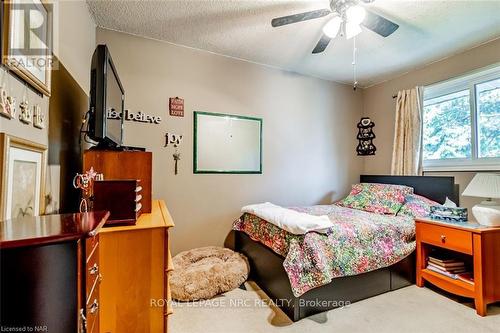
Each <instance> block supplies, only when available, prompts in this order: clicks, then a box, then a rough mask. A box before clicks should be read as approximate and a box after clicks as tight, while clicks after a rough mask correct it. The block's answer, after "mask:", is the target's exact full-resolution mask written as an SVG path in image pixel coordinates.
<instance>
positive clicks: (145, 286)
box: [99, 200, 174, 333]
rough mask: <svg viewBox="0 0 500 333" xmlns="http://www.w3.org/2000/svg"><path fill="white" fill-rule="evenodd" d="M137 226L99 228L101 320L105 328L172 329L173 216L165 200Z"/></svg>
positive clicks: (114, 331)
mask: <svg viewBox="0 0 500 333" xmlns="http://www.w3.org/2000/svg"><path fill="white" fill-rule="evenodd" d="M151 206H152V210H151V213H149V214H142V215H141V216H140V217H139V219H138V220H137V223H136V224H135V225H133V226H111V227H105V228H102V229H101V231H100V232H99V267H100V268H99V269H100V273H101V275H102V282H101V285H100V289H99V322H100V332H102V333H122V332H141V333H142V332H151V333H159V332H167V328H168V323H167V320H168V315H169V314H170V313H171V308H170V306H169V302H168V301H167V300H169V299H170V289H169V285H168V272H169V271H170V270H171V268H172V267H171V265H172V264H171V257H170V251H169V238H168V231H169V228H170V227H173V226H174V224H173V221H172V218H171V216H170V213H169V212H168V209H167V206H166V205H165V203H164V202H163V201H161V200H153V201H152V205H151Z"/></svg>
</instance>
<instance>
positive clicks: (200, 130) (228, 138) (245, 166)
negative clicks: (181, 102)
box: [193, 112, 262, 174]
mask: <svg viewBox="0 0 500 333" xmlns="http://www.w3.org/2000/svg"><path fill="white" fill-rule="evenodd" d="M193 152H194V156H193V172H194V173H233V174H261V173H262V119H261V118H253V117H246V116H236V115H229V114H221V113H208V112H194V149H193Z"/></svg>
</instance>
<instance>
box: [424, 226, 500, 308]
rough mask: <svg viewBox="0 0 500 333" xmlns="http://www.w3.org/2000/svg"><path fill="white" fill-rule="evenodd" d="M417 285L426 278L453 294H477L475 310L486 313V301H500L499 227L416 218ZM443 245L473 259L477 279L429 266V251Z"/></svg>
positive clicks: (463, 256) (468, 295) (458, 254)
mask: <svg viewBox="0 0 500 333" xmlns="http://www.w3.org/2000/svg"><path fill="white" fill-rule="evenodd" d="M415 222H416V234H417V286H419V287H423V286H424V282H425V281H427V282H430V283H432V284H433V285H435V286H437V287H439V288H441V289H444V290H446V291H448V292H450V293H452V294H456V295H460V296H464V297H470V298H474V303H475V306H476V312H477V314H478V315H480V316H485V315H486V308H487V305H488V304H490V303H493V302H496V301H500V227H486V226H482V225H480V224H477V223H473V222H467V223H453V222H443V221H435V220H429V219H417V220H416V221H415ZM433 248H443V249H446V250H449V251H453V252H456V253H457V256H461V257H462V258H465V259H466V260H467V259H469V260H470V262H472V268H473V274H474V281H473V282H466V281H462V280H459V279H453V278H451V277H448V276H446V275H443V274H440V273H437V272H434V271H432V270H429V269H427V268H426V267H427V260H428V255H429V252H430V251H432V249H433Z"/></svg>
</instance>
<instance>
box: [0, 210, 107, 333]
mask: <svg viewBox="0 0 500 333" xmlns="http://www.w3.org/2000/svg"><path fill="white" fill-rule="evenodd" d="M108 216H109V213H108V212H90V213H81V214H80V213H79V214H64V215H47V216H39V217H26V218H17V219H12V220H7V221H0V272H1V278H0V281H1V290H0V295H1V305H0V309H1V313H0V326H1V327H2V331H4V330H5V331H7V330H9V329H10V331H12V332H13V331H16V332H17V331H19V332H98V326H99V319H98V307H99V304H98V298H99V296H98V295H99V283H98V282H99V278H98V276H99V273H98V263H97V259H98V255H97V253H98V251H99V246H98V243H99V242H98V237H97V233H98V231H99V229H100V228H101V227H102V226H103V225H104V223H105V222H106V219H107V218H108Z"/></svg>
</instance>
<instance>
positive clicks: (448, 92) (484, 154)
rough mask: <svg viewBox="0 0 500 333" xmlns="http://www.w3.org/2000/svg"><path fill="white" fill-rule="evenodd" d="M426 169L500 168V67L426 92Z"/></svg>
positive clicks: (424, 139)
mask: <svg viewBox="0 0 500 333" xmlns="http://www.w3.org/2000/svg"><path fill="white" fill-rule="evenodd" d="M423 158H424V170H426V171H432V170H450V171H451V170H498V169H500V67H494V68H490V69H487V70H483V71H480V72H477V73H474V74H470V75H467V76H463V77H460V78H457V79H453V80H449V81H446V82H441V83H438V84H435V85H432V86H428V87H425V88H424V103H423Z"/></svg>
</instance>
